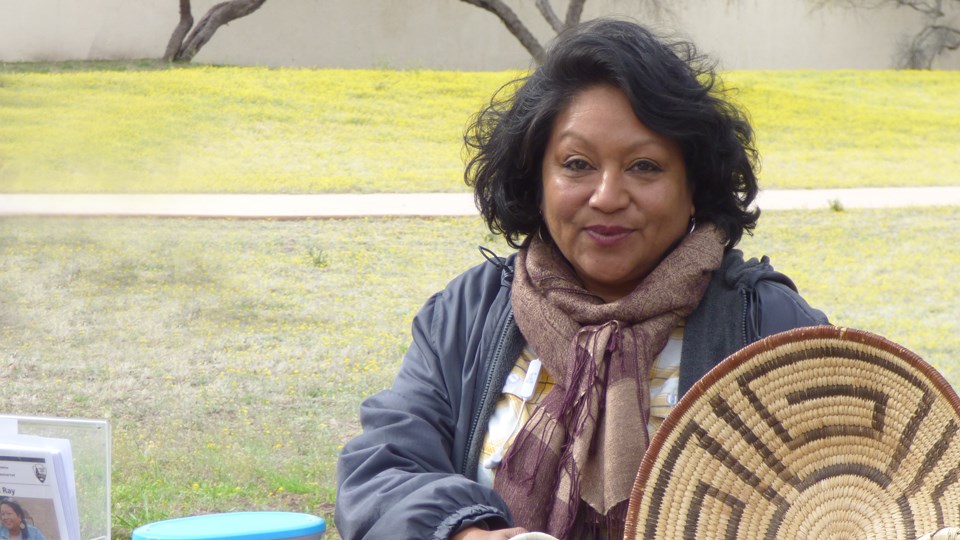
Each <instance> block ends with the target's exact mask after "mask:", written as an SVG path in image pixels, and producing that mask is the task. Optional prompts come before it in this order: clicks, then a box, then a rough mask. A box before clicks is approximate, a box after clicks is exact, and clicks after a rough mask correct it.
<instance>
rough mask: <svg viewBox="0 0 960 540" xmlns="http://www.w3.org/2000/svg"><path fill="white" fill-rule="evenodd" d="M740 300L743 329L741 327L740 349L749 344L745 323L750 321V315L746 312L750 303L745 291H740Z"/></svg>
mask: <svg viewBox="0 0 960 540" xmlns="http://www.w3.org/2000/svg"><path fill="white" fill-rule="evenodd" d="M740 298H742V299H743V327H742V328H743V333H742V335H741V336H740V339H741V340H742V341H741V343H740V347H746V346H747V345H748V344H749V343H750V342H749V341H747V323H748V322H749V321H750V314H749V312H748V311H747V310H748V309H749V307H750V302H749V301H748V299H747V291H746V290H744V289H740Z"/></svg>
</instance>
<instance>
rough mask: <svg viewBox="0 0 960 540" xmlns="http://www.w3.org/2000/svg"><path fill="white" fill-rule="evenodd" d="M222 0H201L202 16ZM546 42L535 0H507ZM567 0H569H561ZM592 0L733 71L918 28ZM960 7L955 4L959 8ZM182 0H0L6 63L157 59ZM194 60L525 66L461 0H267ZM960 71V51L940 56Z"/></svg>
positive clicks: (847, 48) (711, 0)
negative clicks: (678, 38) (686, 41)
mask: <svg viewBox="0 0 960 540" xmlns="http://www.w3.org/2000/svg"><path fill="white" fill-rule="evenodd" d="M217 1H218V0H194V2H193V4H194V6H193V11H194V17H195V18H196V19H199V18H200V17H201V16H202V14H203V13H205V12H206V10H207V9H208V8H209V7H210V6H212V5H213V4H214V3H216V2H217ZM508 1H509V2H510V3H511V5H512V6H514V7H515V9H516V10H517V11H518V13H519V14H520V16H521V18H522V19H523V20H525V21H527V22H528V24H529V25H530V26H531V28H532V30H533V31H534V33H535V34H537V35H538V37H540V38H541V39H542V40H543V41H546V40H548V39H549V38H550V37H551V32H550V31H549V29H548V27H547V26H546V23H544V22H543V20H542V18H541V17H540V14H539V13H538V12H537V10H536V8H535V7H534V3H533V0H508ZM555 3H557V4H559V5H561V6H562V5H563V4H565V2H563V1H562V0H559V1H557V2H555ZM663 3H665V4H669V5H670V7H669V9H668V10H665V11H661V12H654V11H652V10H651V9H650V8H644V7H643V6H644V5H645V3H644V2H643V1H642V0H590V1H588V2H587V4H586V10H585V13H584V18H585V19H586V18H592V17H596V16H600V15H618V16H630V17H633V18H636V19H638V20H642V21H644V22H646V23H647V24H650V25H651V26H653V27H655V28H657V29H659V30H660V31H665V32H671V33H675V34H679V35H682V36H685V37H688V38H691V39H693V40H694V41H695V42H696V43H697V44H698V45H699V46H700V48H701V49H703V50H704V51H707V52H709V53H711V54H712V55H714V56H715V57H717V58H719V59H720V60H721V62H722V64H721V65H722V66H723V67H725V68H728V69H801V68H809V69H836V68H858V69H884V68H889V67H891V66H892V65H893V62H894V57H895V53H896V46H897V41H898V39H902V38H905V37H907V36H910V35H912V34H913V33H915V32H916V31H917V30H919V29H920V28H921V27H922V19H921V18H920V16H919V15H917V14H915V13H913V12H911V11H909V10H907V9H900V10H894V9H885V10H859V11H857V10H842V9H820V10H814V9H813V8H812V7H811V3H810V1H809V0H673V1H669V0H667V1H664V2H663ZM954 16H955V17H960V13H955V14H954ZM177 20H178V12H177V2H176V1H175V0H0V61H8V62H9V61H38V60H66V59H123V58H156V57H159V56H160V55H162V53H163V50H164V48H165V46H166V42H167V38H168V37H169V35H170V32H171V31H172V30H173V27H174V26H175V25H176V23H177ZM196 61H197V62H208V63H224V64H245V65H249V64H259V65H269V66H306V67H344V68H370V67H391V68H434V69H465V70H491V69H506V68H522V67H526V66H527V65H529V61H530V60H529V56H528V54H527V53H526V51H525V50H524V49H523V48H522V47H521V46H520V45H519V43H518V42H517V41H516V40H515V39H514V38H513V36H512V35H510V34H509V33H508V32H507V30H506V29H505V27H504V26H503V25H502V24H501V23H500V21H499V20H498V19H497V18H496V17H495V16H493V15H492V14H490V13H487V12H486V11H483V10H481V9H479V8H476V7H473V6H470V5H467V4H465V3H463V2H460V1H458V0H270V1H269V2H267V3H266V4H265V5H264V6H263V7H262V8H261V9H260V10H259V11H258V12H256V13H254V14H253V15H251V16H249V17H246V18H244V19H240V20H237V21H234V22H233V23H232V24H230V25H229V26H228V27H224V28H221V29H220V31H219V32H218V33H217V34H216V35H215V36H214V38H213V40H212V41H211V42H210V43H209V44H207V46H206V47H205V48H204V49H202V50H201V52H200V54H199V55H198V56H197V58H196ZM935 67H937V68H941V69H960V52H952V53H948V55H946V56H944V57H942V59H941V60H940V61H939V62H938V64H937V65H936V66H935Z"/></svg>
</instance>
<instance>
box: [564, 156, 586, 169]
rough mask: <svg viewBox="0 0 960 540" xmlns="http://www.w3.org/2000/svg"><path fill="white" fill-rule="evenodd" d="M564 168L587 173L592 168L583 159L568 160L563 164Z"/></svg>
mask: <svg viewBox="0 0 960 540" xmlns="http://www.w3.org/2000/svg"><path fill="white" fill-rule="evenodd" d="M563 168H564V169H568V170H571V171H585V170H587V169H589V168H590V164H589V163H587V162H586V161H584V160H582V159H568V160H567V161H564V162H563Z"/></svg>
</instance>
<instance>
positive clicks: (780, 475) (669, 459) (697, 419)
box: [625, 326, 960, 540]
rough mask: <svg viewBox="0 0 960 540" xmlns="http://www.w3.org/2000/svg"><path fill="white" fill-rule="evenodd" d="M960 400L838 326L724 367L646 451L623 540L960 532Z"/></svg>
mask: <svg viewBox="0 0 960 540" xmlns="http://www.w3.org/2000/svg"><path fill="white" fill-rule="evenodd" d="M958 431H960V398H958V396H957V394H956V393H955V392H954V391H953V389H952V388H951V387H950V385H949V384H948V383H947V382H946V381H945V380H944V379H943V377H942V376H941V375H940V374H939V373H937V371H936V370H935V369H933V368H932V367H931V366H929V365H928V364H927V363H925V362H924V361H923V360H921V359H920V357H918V356H917V355H915V354H913V353H912V352H910V351H908V350H906V349H904V348H903V347H901V346H899V345H897V344H895V343H892V342H890V341H888V340H886V339H884V338H882V337H880V336H877V335H874V334H871V333H869V332H864V331H861V330H853V329H846V328H835V327H827V326H824V327H816V328H802V329H797V330H792V331H789V332H784V333H782V334H777V335H775V336H771V337H769V338H767V339H764V340H762V341H759V342H757V343H754V344H752V345H750V346H748V347H746V348H745V349H743V350H741V351H740V352H738V353H736V354H734V355H733V356H731V357H729V358H727V359H726V360H724V361H723V362H722V363H721V364H719V365H718V366H717V367H716V368H714V369H713V370H712V371H710V373H708V374H707V375H706V376H705V377H704V378H703V379H702V380H701V381H699V382H698V383H697V384H696V385H695V386H694V387H693V388H692V389H691V390H690V391H689V392H688V393H687V394H686V395H684V397H683V399H681V401H680V402H679V403H678V404H677V406H676V407H675V408H674V410H673V412H672V413H671V414H670V415H669V416H668V417H667V418H666V419H665V420H664V422H663V424H662V425H661V426H660V428H659V429H658V431H657V433H656V435H655V436H654V437H653V439H652V441H651V442H650V446H649V448H648V449H647V452H646V454H645V455H644V459H643V463H642V464H641V466H640V471H639V472H638V474H637V479H636V481H635V483H634V487H633V495H632V497H631V499H630V503H629V509H628V512H627V534H626V535H625V538H627V539H647V540H652V539H656V538H665V539H675V538H676V539H679V538H696V539H704V538H711V539H713V538H749V539H757V540H759V539H768V540H772V539H775V538H776V539H782V538H790V539H793V538H817V539H841V538H850V539H868V538H875V539H882V540H892V539H907V540H913V539H916V538H918V537H921V536H923V537H925V538H943V539H948V538H960V535H958V533H957V529H951V528H950V527H952V526H957V525H960V433H958Z"/></svg>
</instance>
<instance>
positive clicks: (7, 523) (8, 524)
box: [0, 504, 20, 531]
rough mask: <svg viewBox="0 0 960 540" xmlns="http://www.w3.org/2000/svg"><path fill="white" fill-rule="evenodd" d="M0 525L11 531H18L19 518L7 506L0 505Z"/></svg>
mask: <svg viewBox="0 0 960 540" xmlns="http://www.w3.org/2000/svg"><path fill="white" fill-rule="evenodd" d="M0 523H2V524H3V526H4V527H5V528H7V529H9V530H11V531H19V530H20V516H18V515H17V513H16V512H14V511H13V508H12V507H10V505H9V504H0Z"/></svg>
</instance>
